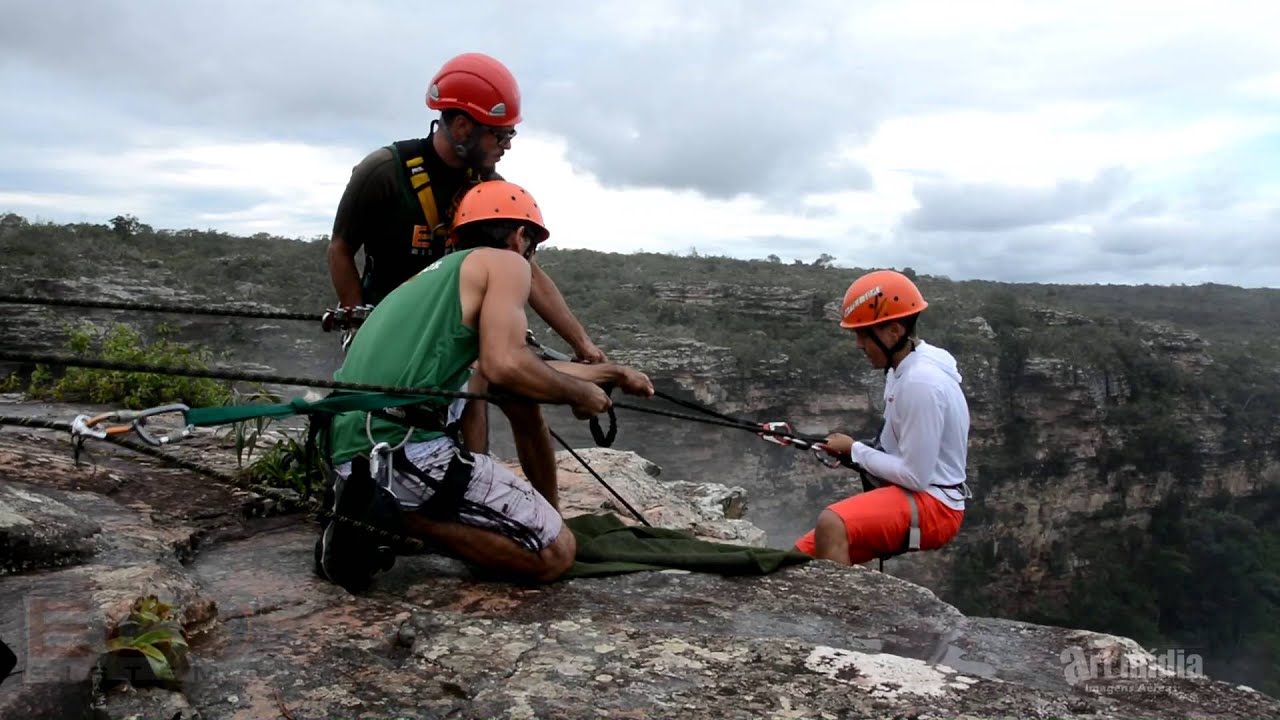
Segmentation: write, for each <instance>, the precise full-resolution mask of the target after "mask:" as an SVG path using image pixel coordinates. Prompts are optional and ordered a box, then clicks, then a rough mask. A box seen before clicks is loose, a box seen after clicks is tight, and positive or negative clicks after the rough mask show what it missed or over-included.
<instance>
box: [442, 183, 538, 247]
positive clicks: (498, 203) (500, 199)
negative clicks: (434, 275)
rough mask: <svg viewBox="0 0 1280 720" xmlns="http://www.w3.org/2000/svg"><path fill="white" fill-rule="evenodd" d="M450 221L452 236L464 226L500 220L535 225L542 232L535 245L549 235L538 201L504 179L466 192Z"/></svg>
mask: <svg viewBox="0 0 1280 720" xmlns="http://www.w3.org/2000/svg"><path fill="white" fill-rule="evenodd" d="M453 218H454V220H453V232H454V233H457V231H458V228H460V227H462V226H463V225H466V224H467V223H473V222H480V221H481V220H498V219H504V220H525V221H527V222H531V223H533V224H534V225H537V226H538V228H539V229H541V230H542V237H541V238H537V241H538V242H544V241H546V239H547V238H548V237H549V236H550V235H551V231H550V230H548V229H547V225H546V223H544V222H543V221H542V210H541V209H540V208H539V207H538V201H537V200H534V199H533V196H532V195H530V194H529V193H528V192H527V191H525V189H524V188H522V187H520V186H519V185H516V184H515V183H512V182H507V181H506V180H489V181H487V182H482V183H478V184H477V185H476V186H475V187H473V188H471V189H470V190H468V191H467V194H466V195H463V196H462V200H460V201H459V202H458V209H457V211H456V212H455V213H454V215H453Z"/></svg>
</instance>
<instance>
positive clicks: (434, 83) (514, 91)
mask: <svg viewBox="0 0 1280 720" xmlns="http://www.w3.org/2000/svg"><path fill="white" fill-rule="evenodd" d="M427 107H429V108H431V109H432V110H450V109H454V110H462V111H463V112H465V113H466V114H467V115H469V116H471V119H472V120H475V121H476V122H478V123H482V124H484V125H493V126H496V127H512V126H514V125H516V124H517V123H519V122H520V87H519V86H518V85H517V84H516V78H515V76H514V75H512V74H511V71H510V70H508V69H507V66H506V65H503V64H502V63H500V62H498V61H497V60H495V59H493V58H492V57H489V56H488V55H485V54H484V53H463V54H462V55H458V56H457V57H454V58H452V59H451V60H449V62H446V63H445V64H444V67H442V68H440V71H439V72H437V73H436V75H435V77H433V78H431V85H430V86H429V87H428V88H427Z"/></svg>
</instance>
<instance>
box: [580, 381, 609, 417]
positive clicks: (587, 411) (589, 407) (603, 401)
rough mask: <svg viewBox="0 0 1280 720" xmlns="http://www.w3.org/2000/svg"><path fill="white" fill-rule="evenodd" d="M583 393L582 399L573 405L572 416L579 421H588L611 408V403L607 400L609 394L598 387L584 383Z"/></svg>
mask: <svg viewBox="0 0 1280 720" xmlns="http://www.w3.org/2000/svg"><path fill="white" fill-rule="evenodd" d="M583 387H584V391H583V394H582V397H580V398H579V399H578V401H577V402H575V403H573V405H572V407H573V416H574V417H576V418H578V419H579V420H590V419H591V418H593V417H595V416H596V415H600V414H601V413H605V412H608V411H609V408H610V407H612V406H613V401H612V400H610V399H609V394H608V393H606V392H605V391H604V389H603V388H601V387H600V386H599V385H593V384H590V383H584V385H583Z"/></svg>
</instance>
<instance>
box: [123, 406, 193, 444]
mask: <svg viewBox="0 0 1280 720" xmlns="http://www.w3.org/2000/svg"><path fill="white" fill-rule="evenodd" d="M190 409H191V408H189V407H187V406H186V405H183V404H182V403H174V404H172V405H161V406H159V407H153V408H150V409H148V410H143V411H141V412H139V413H137V416H136V417H134V418H133V431H134V432H136V433H138V437H140V438H142V441H143V442H145V443H147V444H148V445H156V446H160V445H168V444H169V443H171V442H174V441H175V440H185V439H186V438H189V437H191V436H192V435H193V434H195V431H196V427H195V426H194V425H191V424H189V423H188V424H187V425H185V426H184V427H183V428H182V429H181V430H178V431H177V432H176V433H170V434H168V435H161V436H159V437H157V436H155V435H152V434H151V433H150V432H148V431H147V418H149V417H154V416H156V415H166V414H168V413H181V414H182V419H183V420H185V419H186V415H187V411H188V410H190Z"/></svg>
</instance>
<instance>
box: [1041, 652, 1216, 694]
mask: <svg viewBox="0 0 1280 720" xmlns="http://www.w3.org/2000/svg"><path fill="white" fill-rule="evenodd" d="M1059 659H1060V660H1061V661H1062V664H1063V675H1064V676H1065V678H1066V680H1067V683H1068V684H1069V685H1072V686H1076V685H1081V684H1084V685H1085V686H1086V689H1088V683H1090V682H1091V681H1107V680H1131V681H1138V682H1146V683H1158V682H1160V681H1161V680H1167V679H1170V678H1192V679H1204V660H1203V658H1201V657H1200V656H1199V655H1197V654H1196V653H1189V652H1187V651H1186V650H1183V649H1180V648H1178V649H1169V650H1165V651H1164V652H1163V653H1160V654H1158V655H1155V654H1152V653H1150V652H1147V651H1145V650H1134V649H1121V648H1117V647H1114V646H1113V647H1108V648H1082V647H1069V648H1067V649H1066V650H1063V651H1062V654H1061V655H1060V656H1059Z"/></svg>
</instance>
